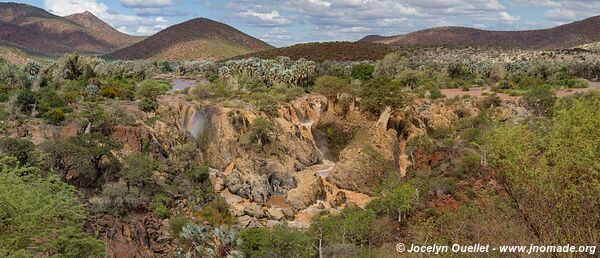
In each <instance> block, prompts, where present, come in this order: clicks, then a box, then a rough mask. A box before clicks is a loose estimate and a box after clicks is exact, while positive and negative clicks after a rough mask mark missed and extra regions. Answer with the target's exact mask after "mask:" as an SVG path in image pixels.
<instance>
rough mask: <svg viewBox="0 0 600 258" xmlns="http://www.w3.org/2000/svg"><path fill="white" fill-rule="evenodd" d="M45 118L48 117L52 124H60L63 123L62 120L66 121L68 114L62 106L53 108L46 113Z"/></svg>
mask: <svg viewBox="0 0 600 258" xmlns="http://www.w3.org/2000/svg"><path fill="white" fill-rule="evenodd" d="M44 118H46V119H47V120H48V122H50V123H51V124H54V125H58V124H60V123H62V121H65V118H66V116H65V113H64V112H63V110H62V109H61V108H53V109H50V111H48V112H46V113H44Z"/></svg>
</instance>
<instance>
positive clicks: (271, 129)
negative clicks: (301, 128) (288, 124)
mask: <svg viewBox="0 0 600 258" xmlns="http://www.w3.org/2000/svg"><path fill="white" fill-rule="evenodd" d="M276 131H277V127H276V125H275V124H274V123H273V122H271V121H270V120H269V119H267V118H264V117H257V118H256V119H255V120H254V121H253V122H252V124H250V126H249V127H248V129H247V130H246V132H245V133H244V134H243V135H241V136H240V142H241V143H242V144H243V145H244V146H247V147H253V148H256V149H258V150H263V149H264V146H265V145H267V144H269V143H270V142H271V141H272V140H273V137H275V133H276Z"/></svg>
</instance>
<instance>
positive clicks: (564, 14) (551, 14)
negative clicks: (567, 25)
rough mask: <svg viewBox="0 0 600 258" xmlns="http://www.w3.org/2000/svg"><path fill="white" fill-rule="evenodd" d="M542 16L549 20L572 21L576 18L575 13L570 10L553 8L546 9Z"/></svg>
mask: <svg viewBox="0 0 600 258" xmlns="http://www.w3.org/2000/svg"><path fill="white" fill-rule="evenodd" d="M544 18H546V19H548V20H551V21H573V20H575V19H577V14H576V13H575V12H574V11H572V10H566V9H559V8H555V9H551V10H548V11H546V12H545V13H544Z"/></svg>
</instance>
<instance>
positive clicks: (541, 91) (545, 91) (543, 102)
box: [523, 85, 557, 116]
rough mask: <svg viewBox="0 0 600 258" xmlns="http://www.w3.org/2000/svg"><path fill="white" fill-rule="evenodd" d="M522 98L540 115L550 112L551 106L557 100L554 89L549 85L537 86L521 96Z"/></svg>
mask: <svg viewBox="0 0 600 258" xmlns="http://www.w3.org/2000/svg"><path fill="white" fill-rule="evenodd" d="M523 99H524V100H525V101H527V102H528V103H529V105H531V108H532V109H533V110H534V111H535V112H536V113H537V114H538V115H541V116H545V115H550V114H552V108H553V106H554V103H555V102H556V100H557V97H556V95H555V94H554V90H553V89H552V88H550V86H547V85H543V86H538V87H535V88H533V89H531V90H530V91H528V92H527V93H525V95H524V96H523Z"/></svg>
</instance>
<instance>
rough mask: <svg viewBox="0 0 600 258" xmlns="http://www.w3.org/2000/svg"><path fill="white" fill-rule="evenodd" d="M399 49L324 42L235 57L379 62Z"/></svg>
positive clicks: (357, 43) (387, 46)
mask: <svg viewBox="0 0 600 258" xmlns="http://www.w3.org/2000/svg"><path fill="white" fill-rule="evenodd" d="M397 49H398V47H395V46H390V45H385V44H378V43H371V42H324V43H305V44H297V45H293V46H290V47H283V48H276V49H270V50H265V51H260V52H255V53H250V54H246V55H242V56H238V57H235V58H236V59H240V58H247V57H259V58H266V59H269V58H276V57H278V56H287V57H289V58H291V59H294V60H297V59H300V58H304V59H308V60H313V61H325V60H331V61H364V60H379V59H382V58H383V57H384V56H385V55H386V54H388V53H390V52H393V51H395V50H397Z"/></svg>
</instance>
